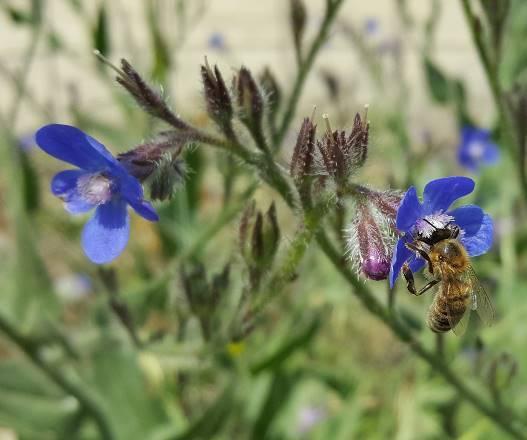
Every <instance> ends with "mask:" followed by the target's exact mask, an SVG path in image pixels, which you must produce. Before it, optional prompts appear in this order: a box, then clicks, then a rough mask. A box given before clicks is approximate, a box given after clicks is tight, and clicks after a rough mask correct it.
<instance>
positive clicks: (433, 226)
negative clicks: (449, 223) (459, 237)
mask: <svg viewBox="0 0 527 440" xmlns="http://www.w3.org/2000/svg"><path fill="white" fill-rule="evenodd" d="M423 220H424V221H425V222H427V223H428V224H429V225H430V226H432V228H434V229H435V230H436V231H438V230H439V228H438V227H437V226H436V225H434V224H432V223H430V222H429V221H428V220H427V219H426V218H423Z"/></svg>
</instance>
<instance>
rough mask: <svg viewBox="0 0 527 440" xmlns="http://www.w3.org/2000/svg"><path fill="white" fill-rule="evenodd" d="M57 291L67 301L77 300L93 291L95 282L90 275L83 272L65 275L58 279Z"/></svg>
mask: <svg viewBox="0 0 527 440" xmlns="http://www.w3.org/2000/svg"><path fill="white" fill-rule="evenodd" d="M55 291H56V292H57V295H59V296H60V297H61V298H63V299H64V300H65V301H67V302H75V301H79V300H81V299H83V298H85V297H87V296H88V295H89V294H90V293H92V292H93V282H92V280H91V278H90V277H89V276H88V275H86V274H83V273H73V274H69V275H64V276H61V277H59V278H58V279H57V280H56V282H55Z"/></svg>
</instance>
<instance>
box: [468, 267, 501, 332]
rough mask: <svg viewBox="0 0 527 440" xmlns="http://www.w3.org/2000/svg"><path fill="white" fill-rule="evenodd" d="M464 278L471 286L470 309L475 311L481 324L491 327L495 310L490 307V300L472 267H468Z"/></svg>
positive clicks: (494, 317)
mask: <svg viewBox="0 0 527 440" xmlns="http://www.w3.org/2000/svg"><path fill="white" fill-rule="evenodd" d="M465 276H466V277H467V279H468V281H469V282H470V285H471V290H472V297H471V308H472V310H476V311H477V312H478V315H479V317H480V319H481V320H482V321H483V324H485V325H487V326H489V325H492V323H493V322H494V320H495V319H496V310H495V309H494V306H493V305H492V300H491V299H490V297H489V295H488V294H487V292H485V289H484V288H483V286H482V285H481V283H480V281H479V279H478V276H477V275H476V272H474V269H473V268H472V267H469V268H468V269H467V271H466V272H465Z"/></svg>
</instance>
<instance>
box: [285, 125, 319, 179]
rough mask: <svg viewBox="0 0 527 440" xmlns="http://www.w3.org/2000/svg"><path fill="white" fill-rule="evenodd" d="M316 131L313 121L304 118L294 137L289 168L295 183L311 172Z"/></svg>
mask: <svg viewBox="0 0 527 440" xmlns="http://www.w3.org/2000/svg"><path fill="white" fill-rule="evenodd" d="M316 131H317V126H316V125H313V121H312V120H311V119H309V118H304V121H303V122H302V126H301V127H300V131H299V133H298V137H297V139H296V145H295V149H294V150H293V156H292V157H291V165H290V169H289V171H290V173H291V176H292V177H293V178H294V179H295V182H297V184H298V183H301V182H302V181H303V180H304V178H305V177H306V176H309V175H311V174H312V173H313V159H314V154H315V134H316Z"/></svg>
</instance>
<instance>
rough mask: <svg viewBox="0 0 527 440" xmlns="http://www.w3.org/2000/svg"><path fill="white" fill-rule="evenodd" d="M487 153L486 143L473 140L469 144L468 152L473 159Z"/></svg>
mask: <svg viewBox="0 0 527 440" xmlns="http://www.w3.org/2000/svg"><path fill="white" fill-rule="evenodd" d="M484 153H485V145H484V144H483V142H480V141H473V142H471V143H470V144H469V145H468V154H469V156H470V157H472V158H473V159H481V158H482V157H483V154H484Z"/></svg>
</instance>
